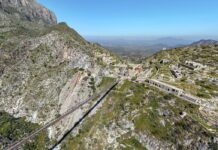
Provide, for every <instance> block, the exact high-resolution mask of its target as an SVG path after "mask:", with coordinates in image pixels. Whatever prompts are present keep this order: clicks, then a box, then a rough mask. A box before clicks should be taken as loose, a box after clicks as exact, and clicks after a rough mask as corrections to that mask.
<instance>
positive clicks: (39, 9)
mask: <svg viewBox="0 0 218 150" xmlns="http://www.w3.org/2000/svg"><path fill="white" fill-rule="evenodd" d="M0 11H1V13H2V12H4V14H5V15H6V16H10V15H13V16H16V18H17V19H18V18H19V19H26V20H29V21H35V22H40V21H41V22H43V23H45V24H49V25H52V24H56V23H57V19H56V16H55V15H54V13H53V12H51V11H50V10H48V9H47V8H45V7H43V6H42V5H40V4H38V3H37V2H36V1H35V0H0ZM4 17H5V16H4V15H1V17H0V19H1V22H2V21H4V20H5V19H6V18H4ZM11 21H12V20H11Z"/></svg>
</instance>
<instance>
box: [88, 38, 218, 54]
mask: <svg viewBox="0 0 218 150" xmlns="http://www.w3.org/2000/svg"><path fill="white" fill-rule="evenodd" d="M86 39H87V40H89V41H90V42H97V43H100V44H101V45H102V46H104V47H106V48H108V49H109V50H111V51H113V52H115V53H117V54H119V55H124V56H133V55H140V56H148V55H152V54H154V53H156V52H158V51H160V50H162V49H170V48H175V47H183V46H187V45H202V44H218V42H217V41H215V40H204V39H202V40H200V41H197V42H195V41H194V40H186V39H182V38H174V37H164V38H159V39H152V40H148V39H145V38H139V37H135V38H134V37H131V38H128V37H124V38H117V37H86Z"/></svg>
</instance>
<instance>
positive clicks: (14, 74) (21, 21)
mask: <svg viewBox="0 0 218 150" xmlns="http://www.w3.org/2000/svg"><path fill="white" fill-rule="evenodd" d="M9 7H10V10H11V9H12V8H13V9H12V10H13V13H11V12H8V9H7V8H9ZM0 16H1V28H0V91H1V92H0V111H4V112H7V113H9V114H10V115H9V116H8V115H6V114H5V113H2V115H3V116H2V117H3V118H5V120H4V119H3V122H1V123H2V124H1V125H2V126H1V131H0V135H1V138H3V137H4V136H3V137H2V135H7V133H8V134H9V133H10V136H6V137H5V138H4V140H0V145H1V146H2V145H3V146H5V145H7V144H8V143H11V142H13V141H14V140H16V139H19V138H21V137H22V136H23V135H24V134H23V135H22V134H17V133H26V132H27V133H28V132H29V131H30V130H26V129H28V127H26V128H21V129H19V128H18V129H16V127H15V130H14V131H11V130H12V129H11V128H10V126H11V125H10V123H8V122H7V120H10V118H11V117H12V116H13V117H16V118H19V117H25V119H21V121H18V122H24V121H28V122H32V123H36V124H40V125H43V124H45V123H46V122H48V121H50V120H52V119H54V118H56V117H57V116H59V115H60V114H62V113H64V112H65V111H66V110H67V109H69V108H71V107H72V106H74V105H76V104H77V103H79V102H80V101H82V100H85V99H87V98H88V97H89V96H90V95H92V94H93V93H94V92H95V91H97V90H99V88H102V87H99V86H97V85H98V84H100V83H101V82H102V80H103V79H104V78H106V77H107V80H108V81H110V79H112V78H113V77H114V76H116V74H118V73H119V69H118V68H117V67H116V66H115V65H116V64H119V63H121V62H122V61H121V60H120V59H119V58H118V57H117V56H115V55H114V54H112V53H110V52H109V51H107V50H106V49H104V48H103V47H101V46H100V45H98V44H92V43H89V42H87V41H85V40H84V39H83V38H82V37H81V36H80V35H79V34H78V33H77V32H76V31H74V30H73V29H71V28H69V27H68V26H67V25H66V24H65V23H59V24H56V19H55V18H56V17H55V16H54V15H53V14H52V13H51V12H50V11H49V10H47V9H45V8H44V7H43V6H41V5H39V4H38V3H37V2H35V1H32V0H31V1H25V0H22V1H15V0H13V1H9V0H8V1H5V0H4V1H1V8H0ZM42 22H43V23H42ZM75 81H77V82H75ZM104 84H107V82H104V83H103V84H102V86H103V87H104V86H105V85H104ZM86 107H87V106H86ZM86 107H84V108H81V109H80V110H78V111H76V112H75V114H74V115H72V116H71V117H70V118H67V119H66V120H65V122H63V123H60V124H59V125H57V126H56V127H53V128H51V129H50V130H49V134H48V135H49V137H50V138H51V139H53V138H54V139H58V137H59V136H61V135H63V133H64V132H65V131H66V130H68V129H69V127H70V125H71V124H73V122H75V121H77V119H78V118H79V117H80V116H81V115H82V113H83V112H84V111H85V110H86ZM7 118H9V119H7ZM12 120H15V121H16V119H12ZM15 124H16V122H15ZM27 126H34V127H37V126H35V125H31V124H28V123H27ZM30 129H33V128H32V127H30ZM44 135H46V134H44ZM13 137H14V138H13ZM2 141H4V143H2ZM43 146H46V144H43Z"/></svg>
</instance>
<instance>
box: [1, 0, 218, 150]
mask: <svg viewBox="0 0 218 150" xmlns="http://www.w3.org/2000/svg"><path fill="white" fill-rule="evenodd" d="M30 12H32V13H30ZM217 51H218V46H217V45H213V44H210V45H197V46H188V47H184V48H175V49H171V50H166V51H161V52H158V53H156V54H154V55H152V56H150V57H147V58H143V59H141V60H140V62H141V63H140V64H134V63H130V62H128V61H124V60H122V59H121V58H120V57H118V56H116V55H115V54H113V53H112V52H110V51H108V50H107V49H105V48H103V47H102V46H101V45H99V44H95V43H90V42H88V41H86V40H85V39H84V38H83V37H82V36H80V35H79V33H77V32H76V31H75V30H73V29H72V28H70V27H68V25H67V24H66V23H57V21H56V17H55V15H54V14H53V13H52V12H51V11H50V10H48V9H46V8H44V7H43V6H41V5H40V4H38V3H37V2H36V1H35V0H29V1H28V0H0V149H5V148H6V147H7V146H8V145H10V144H11V143H13V142H15V141H17V140H19V139H21V138H22V137H23V136H26V135H28V133H30V132H33V131H35V130H36V129H37V128H39V127H42V126H43V125H45V124H46V123H48V122H49V121H51V120H53V119H55V118H58V117H60V116H61V115H63V114H64V113H65V112H66V111H67V110H69V109H70V108H72V107H73V106H76V105H77V104H80V103H81V102H82V101H84V100H86V99H88V98H90V97H91V96H92V95H95V93H97V92H99V91H101V90H102V89H105V88H106V87H108V85H110V84H111V83H113V82H114V81H115V80H119V81H120V82H119V84H118V86H116V88H114V89H113V90H112V91H111V92H110V93H109V94H108V95H107V96H106V98H104V99H103V101H102V103H100V104H99V105H98V106H97V107H96V108H95V109H94V110H93V111H92V113H91V114H90V115H88V116H87V117H86V118H85V120H84V121H82V122H81V123H80V124H78V121H80V120H81V117H82V116H83V115H84V114H86V111H87V110H89V109H90V108H91V106H93V103H95V102H96V100H95V99H93V100H91V101H89V103H87V104H86V105H84V106H82V107H80V108H79V109H78V110H76V111H75V112H73V113H72V114H71V115H69V116H68V117H66V118H64V119H63V120H61V121H59V122H58V123H57V124H56V125H53V126H52V127H49V128H48V129H47V130H46V131H43V132H41V133H40V134H39V135H37V136H36V137H35V138H34V139H32V140H29V141H28V142H27V143H26V144H25V145H22V147H21V149H28V150H29V149H34V150H35V149H48V148H50V147H51V146H53V145H54V144H56V142H57V141H58V140H59V139H61V138H62V137H63V135H64V134H65V133H66V132H67V131H69V130H70V129H71V128H72V126H73V125H74V124H77V125H78V127H76V128H75V130H73V132H71V133H70V135H68V136H66V138H65V139H64V141H63V142H62V143H61V144H60V145H58V148H60V149H63V150H65V149H69V150H70V149H72V150H75V149H78V150H80V149H82V150H83V149H85V150H86V149H87V150H89V149H90V150H95V149H138V150H141V149H154V150H156V149H194V150H195V149H196V150H197V149H205V150H206V149H217V147H218V131H217V120H218V119H217V117H218V115H217V113H218V112H217V107H216V106H217V105H216V104H217V101H216V100H217V96H218V95H217V89H218V88H217V86H218V85H217ZM186 61H188V62H187V63H188V64H185V63H186ZM190 61H192V62H195V63H192V64H194V65H196V64H197V66H200V67H199V68H197V69H196V70H195V68H194V69H193V67H194V66H188V65H189V63H190ZM199 64H201V65H199ZM182 65H186V67H184V66H183V67H181V66H182ZM175 66H178V68H180V69H181V72H182V73H181V78H180V77H179V78H175V77H174V75H173V74H172V69H171V68H172V67H173V68H174V67H175ZM187 66H188V67H187ZM149 79H157V80H160V81H162V82H165V83H168V84H171V85H174V86H177V87H179V88H182V89H184V90H186V91H188V92H190V94H193V95H195V96H198V97H202V98H204V99H205V100H207V102H208V103H210V104H211V103H212V102H213V104H214V105H207V106H208V107H204V106H201V105H197V104H193V103H190V102H188V101H186V100H184V99H182V98H180V97H178V96H175V95H173V94H172V93H171V94H170V93H168V92H166V91H163V90H160V89H159V88H157V87H155V86H152V85H150V84H148V82H147V80H149ZM206 104H207V103H206Z"/></svg>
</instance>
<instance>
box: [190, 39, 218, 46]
mask: <svg viewBox="0 0 218 150" xmlns="http://www.w3.org/2000/svg"><path fill="white" fill-rule="evenodd" d="M210 44H218V41H215V40H200V41H197V42H194V43H192V44H191V45H210Z"/></svg>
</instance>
